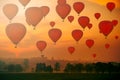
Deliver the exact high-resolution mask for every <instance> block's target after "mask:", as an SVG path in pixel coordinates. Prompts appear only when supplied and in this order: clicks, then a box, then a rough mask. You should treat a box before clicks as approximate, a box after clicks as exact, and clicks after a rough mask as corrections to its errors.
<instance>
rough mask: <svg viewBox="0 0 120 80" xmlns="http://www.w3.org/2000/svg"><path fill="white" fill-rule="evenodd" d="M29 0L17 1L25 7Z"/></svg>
mask: <svg viewBox="0 0 120 80" xmlns="http://www.w3.org/2000/svg"><path fill="white" fill-rule="evenodd" d="M30 1H31V0H19V2H20V3H21V4H22V5H23V6H24V7H25V6H26V5H27V4H28V3H29V2H30Z"/></svg>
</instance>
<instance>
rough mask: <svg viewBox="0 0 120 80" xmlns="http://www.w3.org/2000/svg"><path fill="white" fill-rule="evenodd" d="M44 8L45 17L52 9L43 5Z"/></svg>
mask: <svg viewBox="0 0 120 80" xmlns="http://www.w3.org/2000/svg"><path fill="white" fill-rule="evenodd" d="M40 8H41V9H42V13H43V16H44V17H45V16H46V15H47V14H48V13H49V11H50V8H49V7H48V6H42V7H40Z"/></svg>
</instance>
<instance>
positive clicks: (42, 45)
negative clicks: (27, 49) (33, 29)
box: [36, 41, 47, 52]
mask: <svg viewBox="0 0 120 80" xmlns="http://www.w3.org/2000/svg"><path fill="white" fill-rule="evenodd" d="M36 46H37V48H38V49H39V50H40V51H41V52H42V51H43V50H44V49H45V48H46V46H47V43H46V42H45V41H38V42H37V43H36Z"/></svg>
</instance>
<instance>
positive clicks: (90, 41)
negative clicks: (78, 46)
mask: <svg viewBox="0 0 120 80" xmlns="http://www.w3.org/2000/svg"><path fill="white" fill-rule="evenodd" d="M86 45H87V46H88V47H89V48H91V47H92V46H93V45H94V40H91V39H88V40H86Z"/></svg>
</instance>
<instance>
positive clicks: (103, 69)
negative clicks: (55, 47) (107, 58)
mask: <svg viewBox="0 0 120 80" xmlns="http://www.w3.org/2000/svg"><path fill="white" fill-rule="evenodd" d="M61 67H62V64H61V63H60V62H56V63H55V64H54V65H47V64H45V63H37V64H36V67H35V68H32V69H31V72H41V73H42V72H65V73H73V72H79V73H83V72H86V73H116V72H117V73H118V72H120V63H116V62H108V63H103V62H96V63H85V64H82V63H67V64H66V65H65V67H64V69H61ZM28 68H29V62H28V60H24V65H22V64H6V63H5V62H3V61H0V72H26V69H28Z"/></svg>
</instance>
